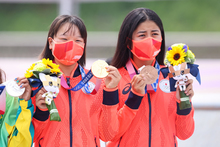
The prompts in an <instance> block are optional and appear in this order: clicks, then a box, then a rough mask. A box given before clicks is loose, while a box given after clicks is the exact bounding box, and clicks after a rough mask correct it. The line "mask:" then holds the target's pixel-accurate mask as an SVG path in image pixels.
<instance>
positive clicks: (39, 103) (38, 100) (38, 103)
mask: <svg viewBox="0 0 220 147" xmlns="http://www.w3.org/2000/svg"><path fill="white" fill-rule="evenodd" d="M46 92H47V91H46V90H45V89H44V88H41V90H39V91H38V93H37V94H36V96H35V98H36V106H37V107H38V108H40V109H46V108H47V106H46V103H45V98H44V97H42V95H43V94H44V93H46Z"/></svg>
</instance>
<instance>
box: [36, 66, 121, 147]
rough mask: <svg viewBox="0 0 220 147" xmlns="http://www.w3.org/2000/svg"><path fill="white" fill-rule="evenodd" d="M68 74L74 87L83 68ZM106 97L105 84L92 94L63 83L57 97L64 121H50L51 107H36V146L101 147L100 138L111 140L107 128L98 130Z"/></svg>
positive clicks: (115, 91) (79, 78) (57, 104)
mask: <svg viewBox="0 0 220 147" xmlns="http://www.w3.org/2000/svg"><path fill="white" fill-rule="evenodd" d="M86 72H88V71H86ZM64 78H65V79H67V80H68V79H69V83H70V87H74V86H75V85H76V84H78V83H79V82H80V81H81V80H82V77H81V74H80V71H79V68H77V69H76V70H75V71H73V73H72V75H71V77H69V78H68V77H66V76H65V75H64ZM90 81H91V82H93V83H94V84H95V82H96V81H95V78H94V77H93V78H92V79H91V80H90ZM101 86H103V84H102V85H101ZM104 91H105V92H107V93H109V94H108V95H109V96H114V95H115V96H116V97H117V96H118V95H117V90H113V91H107V90H104ZM106 99H108V98H106ZM102 100H103V87H102V88H100V89H99V91H98V93H97V94H95V95H90V94H85V93H84V92H83V91H82V90H79V91H70V90H67V89H64V88H63V87H62V86H61V88H60V91H59V94H58V96H57V97H56V98H55V99H54V102H55V104H56V107H57V110H58V112H59V115H60V117H61V121H60V122H57V121H50V120H49V112H48V110H46V111H44V110H40V109H39V108H37V107H36V112H35V114H34V118H33V121H32V122H33V125H34V128H35V136H34V143H35V146H36V147H100V141H99V139H103V140H104V141H107V140H105V138H107V137H105V132H104V133H103V132H102V133H99V130H98V124H99V116H100V112H101V105H102ZM110 107H111V106H110ZM99 134H102V135H99ZM107 135H108V134H107Z"/></svg>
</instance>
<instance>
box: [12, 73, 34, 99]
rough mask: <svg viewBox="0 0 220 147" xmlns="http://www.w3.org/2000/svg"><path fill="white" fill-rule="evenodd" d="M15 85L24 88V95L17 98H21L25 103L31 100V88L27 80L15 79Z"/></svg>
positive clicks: (23, 78)
mask: <svg viewBox="0 0 220 147" xmlns="http://www.w3.org/2000/svg"><path fill="white" fill-rule="evenodd" d="M15 81H16V83H17V84H18V86H20V88H25V91H24V93H23V94H22V95H21V96H19V98H22V99H24V100H26V101H28V100H30V99H31V86H30V85H29V81H28V79H27V78H25V77H17V78H15Z"/></svg>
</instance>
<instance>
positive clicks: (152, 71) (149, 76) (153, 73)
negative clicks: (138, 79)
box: [140, 65, 158, 85]
mask: <svg viewBox="0 0 220 147" xmlns="http://www.w3.org/2000/svg"><path fill="white" fill-rule="evenodd" d="M140 74H142V75H143V76H144V77H145V82H146V85H147V84H153V83H154V82H155V81H156V80H157V77H158V73H157V70H156V68H154V67H153V66H150V65H148V66H143V68H142V69H141V71H140Z"/></svg>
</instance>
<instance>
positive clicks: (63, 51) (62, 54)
mask: <svg viewBox="0 0 220 147" xmlns="http://www.w3.org/2000/svg"><path fill="white" fill-rule="evenodd" d="M53 42H54V48H53V50H52V53H53V56H54V57H55V58H56V59H57V60H58V61H59V62H60V63H62V64H64V65H72V64H74V63H76V62H77V61H78V60H79V59H80V58H81V57H82V55H83V50H84V48H83V46H81V45H79V44H77V43H75V42H73V41H68V42H64V43H56V42H55V41H54V40H53Z"/></svg>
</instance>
